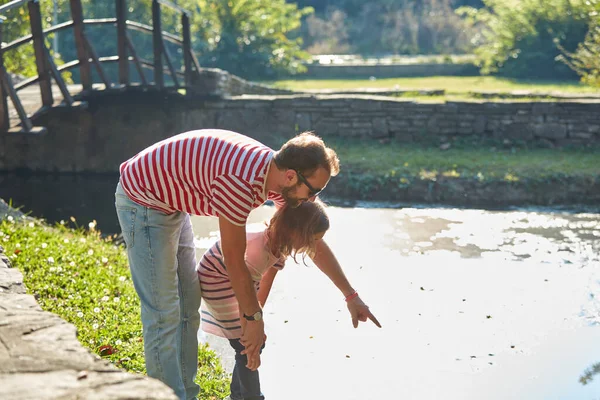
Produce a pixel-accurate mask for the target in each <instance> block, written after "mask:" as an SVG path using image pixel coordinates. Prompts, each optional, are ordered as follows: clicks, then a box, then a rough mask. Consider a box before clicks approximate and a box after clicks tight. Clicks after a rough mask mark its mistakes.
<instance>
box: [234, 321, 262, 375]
mask: <svg viewBox="0 0 600 400" xmlns="http://www.w3.org/2000/svg"><path fill="white" fill-rule="evenodd" d="M241 320H242V338H241V339H240V342H241V343H242V344H243V345H244V347H245V349H244V351H242V354H245V355H246V356H247V357H248V364H246V367H247V368H248V369H250V370H252V371H255V370H256V369H257V368H258V367H259V366H260V349H261V348H262V346H263V344H264V343H265V338H266V335H265V323H264V321H263V320H260V321H246V320H245V318H244V317H243V316H242V318H241Z"/></svg>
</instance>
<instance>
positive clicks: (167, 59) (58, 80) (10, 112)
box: [0, 0, 200, 133]
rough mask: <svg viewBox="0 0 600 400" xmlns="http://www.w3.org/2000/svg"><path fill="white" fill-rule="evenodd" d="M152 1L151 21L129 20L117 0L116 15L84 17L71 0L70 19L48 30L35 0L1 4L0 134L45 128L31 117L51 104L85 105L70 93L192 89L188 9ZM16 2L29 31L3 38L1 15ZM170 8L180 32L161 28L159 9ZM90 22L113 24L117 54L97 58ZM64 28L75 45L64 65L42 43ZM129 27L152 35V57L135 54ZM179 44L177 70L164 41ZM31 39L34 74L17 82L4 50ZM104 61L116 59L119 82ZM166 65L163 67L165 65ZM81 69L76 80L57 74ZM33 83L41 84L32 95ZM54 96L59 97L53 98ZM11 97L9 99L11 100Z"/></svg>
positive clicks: (194, 64) (123, 0)
mask: <svg viewBox="0 0 600 400" xmlns="http://www.w3.org/2000/svg"><path fill="white" fill-rule="evenodd" d="M148 1H152V26H149V25H145V24H143V23H140V22H135V21H129V20H128V19H127V9H128V8H127V0H115V9H116V17H115V18H102V19H84V18H83V8H82V4H81V0H69V6H70V11H71V20H70V21H68V22H65V23H61V24H56V25H53V26H51V27H49V28H47V29H43V27H42V18H43V17H44V16H43V15H42V13H41V10H40V4H39V0H14V1H10V2H8V3H6V4H4V5H2V6H0V43H1V44H2V45H1V46H0V133H3V132H22V133H43V132H45V130H46V129H45V128H44V127H40V126H34V122H33V121H32V119H34V116H35V115H37V114H39V113H43V112H45V111H47V110H48V109H49V108H51V107H56V106H61V107H86V103H85V101H75V99H74V98H73V94H72V93H79V94H80V95H82V96H81V97H82V98H85V95H86V94H88V93H90V92H92V91H94V90H98V89H101V90H102V89H103V90H126V89H127V88H130V87H138V88H142V89H146V90H148V89H153V90H160V91H173V90H175V91H179V90H180V89H186V93H187V94H189V93H190V92H191V86H192V82H193V78H194V74H198V73H199V71H200V64H199V62H198V60H197V58H196V56H195V55H194V52H193V50H192V45H191V33H190V13H189V12H188V11H186V10H184V9H182V8H181V7H178V6H177V5H175V4H173V3H171V2H169V1H167V0H148ZM18 7H23V8H26V10H27V12H28V14H29V20H30V28H31V33H30V34H29V35H27V36H24V37H21V38H18V39H16V40H14V41H12V42H10V43H3V41H2V25H3V24H2V21H3V20H5V19H6V18H5V17H2V15H3V14H5V13H6V12H7V11H8V10H11V9H15V8H18ZM162 7H169V8H171V9H172V10H174V11H176V12H177V13H179V14H180V17H181V26H182V35H183V37H180V36H177V35H173V34H171V33H168V32H164V31H163V30H162V27H161V8H162ZM91 25H112V26H114V27H115V28H116V32H117V54H116V55H113V56H109V57H98V55H97V53H96V51H95V50H94V46H93V43H91V42H90V40H89V39H88V37H87V35H86V32H85V28H86V27H87V26H91ZM66 29H71V30H72V31H73V35H74V39H75V46H76V50H77V59H76V60H70V61H67V60H65V61H66V62H65V64H63V65H60V66H57V65H56V63H55V62H54V59H53V57H52V55H51V53H50V50H49V49H48V46H47V45H46V40H45V37H46V35H49V34H51V33H56V32H59V31H63V30H66ZM129 30H137V31H141V32H145V33H148V34H151V35H152V46H153V56H154V58H153V60H152V61H149V60H144V59H142V58H140V57H139V56H138V54H137V53H136V49H135V47H134V45H133V43H132V41H131V38H130V36H129V34H128V31H129ZM166 41H168V42H171V43H174V44H176V45H178V46H181V47H182V49H183V51H182V52H181V54H182V56H183V63H182V68H179V69H176V68H175V67H174V64H173V60H174V59H173V57H172V56H171V54H170V53H169V51H168V48H167V46H166V44H165V42H166ZM30 42H33V48H34V53H35V65H36V69H37V76H34V77H31V78H28V79H26V80H24V81H22V82H19V83H15V82H13V80H12V79H11V76H10V74H9V73H8V72H7V71H6V68H5V66H4V55H5V54H6V52H7V51H9V50H12V49H15V48H17V47H19V46H22V45H24V44H26V43H30ZM106 63H117V64H118V82H111V80H110V79H109V75H108V74H107V73H106V72H105V69H104V67H103V65H104V64H106ZM165 64H166V66H165ZM92 66H93V67H94V68H95V69H96V72H97V74H98V76H99V77H100V81H101V82H93V79H92ZM131 66H133V67H134V68H135V69H136V71H137V76H138V78H139V79H138V80H131V79H130V75H133V74H130V68H131ZM74 68H79V75H80V80H81V82H80V85H70V86H68V85H67V84H66V83H65V80H64V79H63V77H62V75H61V73H62V72H63V71H68V70H71V69H74ZM144 69H152V70H153V71H154V80H153V81H151V82H150V81H148V79H146V76H145V74H144ZM165 75H168V76H170V77H171V81H172V85H166V84H165ZM34 85H37V86H39V93H38V94H37V95H36V93H35V92H36V90H33V89H34V88H35V86H34ZM57 95H59V96H62V101H61V102H57V101H55V98H56V97H57ZM9 99H10V103H9V101H8V100H9Z"/></svg>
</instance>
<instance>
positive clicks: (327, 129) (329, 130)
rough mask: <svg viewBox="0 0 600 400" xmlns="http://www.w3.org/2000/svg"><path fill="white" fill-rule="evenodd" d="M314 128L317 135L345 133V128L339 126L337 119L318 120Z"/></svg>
mask: <svg viewBox="0 0 600 400" xmlns="http://www.w3.org/2000/svg"><path fill="white" fill-rule="evenodd" d="M312 129H314V131H315V132H316V134H317V135H319V136H323V137H325V136H332V135H338V134H343V133H344V129H342V128H341V127H340V126H339V124H338V122H337V121H335V120H331V119H328V118H323V119H320V120H318V121H317V122H316V123H315V124H314V125H313V127H312Z"/></svg>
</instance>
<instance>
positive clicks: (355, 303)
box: [347, 296, 381, 328]
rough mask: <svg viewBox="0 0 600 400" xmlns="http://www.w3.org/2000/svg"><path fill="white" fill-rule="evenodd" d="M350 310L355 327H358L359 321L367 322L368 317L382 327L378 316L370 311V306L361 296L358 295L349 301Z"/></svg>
mask: <svg viewBox="0 0 600 400" xmlns="http://www.w3.org/2000/svg"><path fill="white" fill-rule="evenodd" d="M347 305H348V311H350V316H351V317H352V325H354V327H355V328H357V327H358V321H362V322H366V321H367V318H368V319H370V320H371V321H373V323H374V324H375V325H377V326H378V327H379V328H381V324H380V323H379V321H377V318H375V316H374V315H373V313H371V311H369V306H367V305H366V304H365V303H364V302H363V301H362V300H361V298H360V296H357V297H355V298H353V299H352V300H350V301H348V304H347Z"/></svg>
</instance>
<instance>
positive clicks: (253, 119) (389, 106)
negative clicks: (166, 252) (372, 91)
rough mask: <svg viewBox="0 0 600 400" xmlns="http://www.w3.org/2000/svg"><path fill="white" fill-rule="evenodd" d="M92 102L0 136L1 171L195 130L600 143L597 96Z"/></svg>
mask: <svg viewBox="0 0 600 400" xmlns="http://www.w3.org/2000/svg"><path fill="white" fill-rule="evenodd" d="M88 102H89V106H88V108H87V109H77V110H70V109H65V108H55V109H52V110H50V111H49V112H48V113H47V114H45V115H43V116H40V117H39V118H38V119H37V120H36V122H37V123H38V124H39V125H42V126H46V127H48V133H47V134H46V135H42V136H34V135H24V134H2V135H0V170H7V171H11V170H18V169H22V168H25V169H30V170H35V171H57V172H82V171H90V172H116V171H118V167H119V164H120V163H121V162H122V161H123V160H125V159H127V158H129V157H131V156H132V155H134V154H135V153H137V152H138V151H139V150H141V149H143V148H145V147H146V146H148V145H150V144H153V143H155V142H157V141H159V140H162V139H164V138H166V137H168V136H171V135H175V134H178V133H181V132H185V131H188V130H193V129H201V128H221V129H230V130H234V131H238V132H242V133H245V134H247V135H249V136H252V137H254V138H256V139H258V140H260V141H262V142H263V143H266V144H268V145H271V146H274V147H277V146H279V145H280V144H281V143H282V142H283V141H284V140H285V139H287V138H289V137H291V136H293V135H294V134H295V133H296V132H299V131H305V130H313V131H315V132H316V133H317V134H318V135H320V136H322V137H324V138H331V137H342V138H348V137H353V138H365V139H373V140H379V139H386V140H399V141H402V142H407V141H409V142H427V143H439V142H440V141H444V140H447V139H448V138H449V137H453V136H455V137H467V138H470V137H473V138H492V139H496V140H499V141H505V140H509V141H518V142H525V143H532V144H543V145H547V146H566V145H575V146H588V145H598V144H600V102H599V101H573V102H556V103H551V102H514V103H508V102H491V101H480V102H447V103H440V104H428V103H415V102H413V101H407V100H402V99H397V98H390V97H383V96H361V95H282V96H259V95H244V96H234V97H231V98H214V97H211V98H186V97H183V96H175V95H172V96H170V97H166V96H165V95H164V94H163V93H152V92H148V93H139V92H123V93H106V94H104V95H100V96H98V97H93V98H90V99H88Z"/></svg>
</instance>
